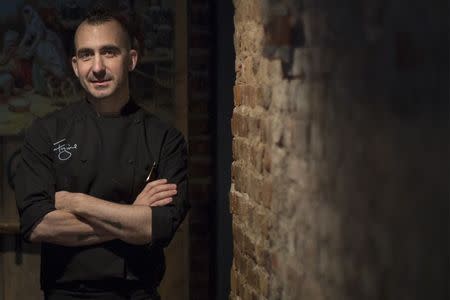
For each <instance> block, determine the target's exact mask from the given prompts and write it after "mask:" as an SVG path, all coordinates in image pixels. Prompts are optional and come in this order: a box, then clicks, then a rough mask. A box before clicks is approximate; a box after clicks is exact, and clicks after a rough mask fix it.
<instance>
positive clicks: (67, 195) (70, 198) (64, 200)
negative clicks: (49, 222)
mask: <svg viewBox="0 0 450 300" xmlns="http://www.w3.org/2000/svg"><path fill="white" fill-rule="evenodd" d="M76 196H77V193H71V192H66V191H59V192H56V193H55V207H56V209H61V210H66V211H72V210H73V204H75V203H74V201H75V200H76V199H75V198H76Z"/></svg>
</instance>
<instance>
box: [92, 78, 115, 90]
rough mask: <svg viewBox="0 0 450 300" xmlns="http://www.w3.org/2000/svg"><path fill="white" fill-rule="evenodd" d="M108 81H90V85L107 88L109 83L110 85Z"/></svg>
mask: <svg viewBox="0 0 450 300" xmlns="http://www.w3.org/2000/svg"><path fill="white" fill-rule="evenodd" d="M110 81H111V80H110V79H108V80H96V81H92V80H91V81H90V83H91V84H92V85H94V87H100V88H101V87H106V86H108V85H109V83H110Z"/></svg>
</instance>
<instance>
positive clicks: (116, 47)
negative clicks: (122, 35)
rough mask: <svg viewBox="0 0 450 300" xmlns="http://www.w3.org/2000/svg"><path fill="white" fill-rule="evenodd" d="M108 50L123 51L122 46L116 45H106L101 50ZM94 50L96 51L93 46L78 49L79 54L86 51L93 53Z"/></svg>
mask: <svg viewBox="0 0 450 300" xmlns="http://www.w3.org/2000/svg"><path fill="white" fill-rule="evenodd" d="M106 50H109V51H114V52H117V53H120V52H121V50H120V48H119V47H118V46H116V45H105V46H103V47H101V48H100V52H102V51H106ZM92 52H94V49H92V48H80V49H78V51H77V55H80V54H84V53H92Z"/></svg>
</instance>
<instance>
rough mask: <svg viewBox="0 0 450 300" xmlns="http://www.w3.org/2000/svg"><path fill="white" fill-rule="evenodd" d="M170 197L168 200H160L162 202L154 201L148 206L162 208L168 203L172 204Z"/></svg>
mask: <svg viewBox="0 0 450 300" xmlns="http://www.w3.org/2000/svg"><path fill="white" fill-rule="evenodd" d="M172 200H173V199H172V197H169V198H164V199H162V200H158V201H155V202H153V203H152V204H151V205H150V206H151V207H155V206H164V205H167V204H169V203H170V202H172Z"/></svg>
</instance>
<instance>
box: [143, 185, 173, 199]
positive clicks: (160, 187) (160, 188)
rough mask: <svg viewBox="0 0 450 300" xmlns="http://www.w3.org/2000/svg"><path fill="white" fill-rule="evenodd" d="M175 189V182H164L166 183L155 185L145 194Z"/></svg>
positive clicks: (151, 194)
mask: <svg viewBox="0 0 450 300" xmlns="http://www.w3.org/2000/svg"><path fill="white" fill-rule="evenodd" d="M176 190H177V185H176V184H170V183H166V184H161V185H157V186H155V187H153V188H152V189H150V190H149V191H148V192H146V194H147V195H148V196H150V197H151V196H153V195H156V194H159V193H164V192H173V191H176Z"/></svg>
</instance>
